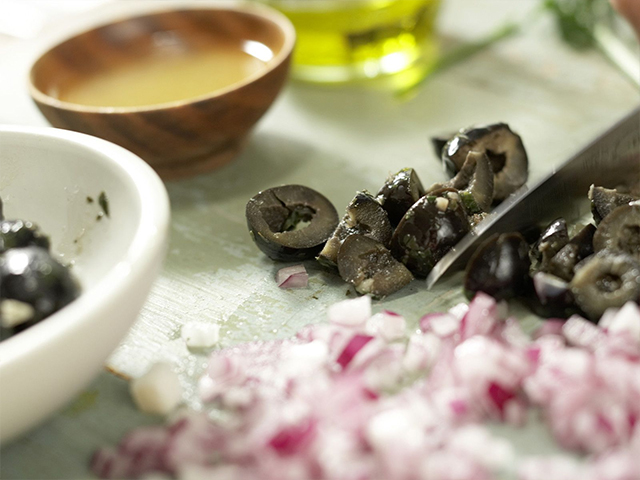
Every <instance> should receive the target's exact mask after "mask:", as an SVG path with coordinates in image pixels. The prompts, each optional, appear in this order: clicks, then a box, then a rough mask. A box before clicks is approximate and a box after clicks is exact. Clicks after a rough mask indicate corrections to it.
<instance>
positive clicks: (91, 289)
mask: <svg viewBox="0 0 640 480" xmlns="http://www.w3.org/2000/svg"><path fill="white" fill-rule="evenodd" d="M101 192H105V194H106V198H107V200H108V207H109V216H108V217H107V216H103V217H101V218H100V219H99V220H98V217H100V212H101V211H102V207H101V206H100V204H99V202H98V198H99V196H100V193H101ZM0 197H1V198H2V199H3V202H4V214H5V218H7V219H12V218H21V219H24V220H30V221H32V222H34V223H36V224H38V225H39V226H40V227H41V229H42V230H43V231H44V232H46V233H47V234H49V235H50V238H51V243H52V250H53V251H54V252H55V253H56V254H58V255H59V256H60V257H61V258H62V259H63V261H64V262H71V263H72V265H73V266H72V271H73V272H74V274H75V276H76V278H77V279H78V280H79V282H80V284H81V287H82V293H81V295H80V297H79V298H78V299H76V300H75V301H73V302H72V303H71V304H69V305H67V306H66V307H65V308H63V309H61V310H60V311H58V312H56V313H55V314H53V315H51V316H50V317H48V318H47V319H45V320H43V321H42V322H40V323H38V324H37V325H34V326H32V327H31V328H29V329H27V330H25V331H23V332H21V333H19V334H17V335H14V336H13V337H11V338H9V339H7V340H5V341H3V342H2V343H0V390H1V393H0V441H1V442H6V441H7V440H9V439H11V438H14V437H15V436H17V435H19V434H20V433H22V432H24V431H26V430H27V429H29V428H30V427H32V426H34V425H36V424H37V423H38V422H40V421H41V420H43V419H44V418H45V417H47V416H48V415H50V414H51V413H53V412H55V411H56V410H57V409H59V408H60V407H62V406H63V405H64V404H65V403H67V402H68V401H69V400H71V399H72V398H74V396H76V395H77V394H78V393H79V392H80V391H81V389H82V388H83V387H85V386H86V385H87V384H88V383H89V382H90V381H91V380H92V379H93V378H94V377H95V376H96V375H97V374H98V373H99V372H100V369H101V368H102V366H103V364H104V362H105V360H106V359H107V357H108V356H109V354H110V353H111V352H112V351H113V350H114V349H115V347H116V346H117V345H118V343H119V342H120V340H122V338H123V337H124V336H125V335H126V333H127V331H128V330H129V327H130V326H131V325H132V323H133V322H134V320H135V319H136V317H137V315H138V312H139V311H140V309H141V307H142V305H143V303H144V301H145V299H146V297H147V294H148V293H149V290H150V288H151V285H152V283H153V281H154V279H155V278H156V275H157V274H158V272H159V269H160V266H161V264H162V260H163V258H164V255H165V253H166V243H167V238H168V225H169V200H168V196H167V192H166V190H165V188H164V185H163V183H162V181H161V180H160V179H159V177H158V176H157V175H156V173H155V172H154V171H153V170H152V169H151V167H149V166H148V165H147V164H146V163H145V162H143V161H142V160H141V159H140V158H139V157H137V156H136V155H134V154H133V153H131V152H129V151H127V150H125V149H123V148H121V147H119V146H116V145H114V144H112V143H109V142H107V141H105V140H101V139H98V138H95V137H91V136H88V135H84V134H80V133H76V132H70V131H66V130H57V129H53V128H25V127H7V126H0Z"/></svg>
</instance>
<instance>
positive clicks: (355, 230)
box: [318, 191, 393, 267]
mask: <svg viewBox="0 0 640 480" xmlns="http://www.w3.org/2000/svg"><path fill="white" fill-rule="evenodd" d="M353 234H361V235H365V236H367V237H369V238H372V239H374V240H376V241H378V242H380V243H381V244H382V245H384V246H387V245H389V241H390V240H391V235H392V234H393V227H392V226H391V223H390V222H389V217H388V215H387V212H385V210H384V209H383V208H382V205H380V203H379V202H378V201H377V200H376V199H375V198H374V197H373V196H372V195H371V194H370V193H369V192H366V191H363V192H358V193H356V196H355V197H354V198H353V200H351V202H350V203H349V205H348V206H347V209H346V212H345V214H344V216H343V217H342V220H340V223H339V224H338V226H337V227H336V229H335V231H334V232H333V234H332V235H331V238H329V240H327V243H326V244H325V246H324V248H323V249H322V251H321V252H320V254H319V255H318V261H319V262H320V263H321V264H322V265H324V266H327V267H337V262H338V252H339V250H340V246H341V245H342V242H344V240H345V239H346V238H347V237H348V236H349V235H353Z"/></svg>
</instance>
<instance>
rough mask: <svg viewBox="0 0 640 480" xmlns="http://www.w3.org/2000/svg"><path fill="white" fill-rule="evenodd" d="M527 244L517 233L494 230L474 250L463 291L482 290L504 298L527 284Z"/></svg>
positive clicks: (526, 289)
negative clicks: (496, 232) (493, 233)
mask: <svg viewBox="0 0 640 480" xmlns="http://www.w3.org/2000/svg"><path fill="white" fill-rule="evenodd" d="M529 266H530V261H529V246H528V245H527V242H526V240H525V239H524V237H523V236H522V235H521V234H520V233H503V234H495V235H492V236H491V237H489V238H488V239H487V240H485V241H484V243H482V245H480V247H478V249H477V250H476V251H475V252H474V253H473V255H472V256H471V259H470V260H469V263H468V264H467V268H466V270H465V278H464V290H465V294H466V295H467V296H469V297H472V296H473V295H475V294H476V293H477V292H484V293H486V294H488V295H491V296H492V297H494V298H496V299H499V300H503V299H508V298H514V297H517V296H519V295H523V294H526V293H527V291H528V290H529V287H530V281H531V279H530V277H529Z"/></svg>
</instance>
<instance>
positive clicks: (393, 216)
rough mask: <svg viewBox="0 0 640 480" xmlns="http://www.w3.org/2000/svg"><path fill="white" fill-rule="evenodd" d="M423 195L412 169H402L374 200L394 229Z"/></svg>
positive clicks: (421, 187) (387, 182) (391, 178)
mask: <svg viewBox="0 0 640 480" xmlns="http://www.w3.org/2000/svg"><path fill="white" fill-rule="evenodd" d="M423 195H424V187H423V186H422V183H421V182H420V179H419V178H418V175H417V174H416V172H415V170H414V169H413V168H404V169H402V170H400V171H399V172H398V173H396V174H395V175H392V176H390V177H389V178H388V179H387V181H386V182H385V184H384V185H383V186H382V188H381V189H380V191H379V192H378V195H377V196H376V199H377V200H378V202H380V205H382V208H384V209H385V211H386V212H387V215H388V216H389V221H390V222H391V225H392V226H393V227H395V226H396V225H398V223H400V220H402V217H403V216H404V214H405V213H407V210H409V209H410V208H411V205H413V204H414V203H416V202H417V201H418V199H419V198H420V197H422V196H423Z"/></svg>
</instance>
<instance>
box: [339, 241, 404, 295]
mask: <svg viewBox="0 0 640 480" xmlns="http://www.w3.org/2000/svg"><path fill="white" fill-rule="evenodd" d="M338 271H339V272H340V276H341V277H342V278H343V279H344V280H345V281H347V282H349V283H351V284H352V285H353V286H354V287H355V288H356V291H357V292H358V293H361V294H371V295H372V296H373V297H375V298H382V297H386V296H387V295H391V294H392V293H394V292H397V291H398V290H400V289H401V288H402V287H404V286H405V285H408V284H409V283H410V282H411V280H413V275H411V272H410V271H409V270H407V267H405V266H404V265H403V264H402V263H400V262H399V261H397V260H396V259H395V258H393V256H392V255H391V252H390V251H389V250H387V249H386V248H385V247H384V246H383V245H382V244H381V243H380V242H377V241H375V240H373V239H372V238H369V237H366V236H364V235H358V234H354V235H349V236H348V237H347V238H346V239H345V240H344V242H342V246H341V247H340V251H339V252H338Z"/></svg>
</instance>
